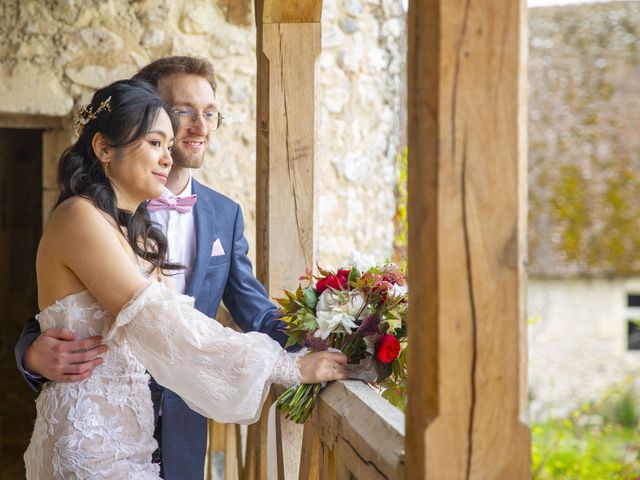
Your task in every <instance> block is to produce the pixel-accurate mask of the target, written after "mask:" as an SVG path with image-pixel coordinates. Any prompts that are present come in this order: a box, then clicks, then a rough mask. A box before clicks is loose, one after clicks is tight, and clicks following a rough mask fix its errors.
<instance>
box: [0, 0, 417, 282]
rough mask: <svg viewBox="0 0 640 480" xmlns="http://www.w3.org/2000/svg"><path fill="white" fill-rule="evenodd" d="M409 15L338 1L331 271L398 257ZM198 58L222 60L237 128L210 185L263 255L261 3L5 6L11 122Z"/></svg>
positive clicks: (223, 142) (325, 126) (2, 90)
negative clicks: (258, 100) (258, 117)
mask: <svg viewBox="0 0 640 480" xmlns="http://www.w3.org/2000/svg"><path fill="white" fill-rule="evenodd" d="M404 15H405V12H404V11H403V9H402V6H401V3H400V2H397V1H394V0H375V1H374V0H368V1H357V0H334V1H326V2H324V7H323V38H322V43H323V50H322V54H321V58H320V61H319V74H320V77H319V78H320V84H319V88H318V94H319V96H320V102H319V105H320V112H319V113H320V114H319V120H320V125H319V130H318V146H319V148H318V168H317V172H318V175H319V182H318V195H319V205H320V209H319V251H320V255H319V259H320V261H321V262H323V263H326V264H337V263H339V262H340V261H342V260H343V259H344V258H345V257H347V256H348V254H349V253H350V251H351V250H353V249H354V248H357V249H359V250H362V251H366V252H369V253H373V254H375V255H376V256H378V257H380V258H385V257H388V256H390V254H391V249H392V242H393V226H392V222H391V219H392V217H393V214H394V210H395V194H394V186H395V156H396V153H397V152H398V151H399V150H400V148H401V146H400V143H401V141H402V140H401V139H402V138H403V127H401V126H400V120H399V119H400V117H401V114H400V112H401V106H402V101H403V100H402V99H403V97H404V86H403V83H404V82H403V75H404V74H403V70H404V68H403V65H404V58H405V55H404V51H405V49H404V44H405V36H406V35H405V21H404ZM185 54H188V55H199V56H204V57H207V58H209V59H211V60H212V61H213V62H214V65H215V66H216V68H217V71H218V75H219V90H218V98H219V104H220V109H221V111H222V112H223V113H224V114H225V117H226V119H227V120H225V126H224V127H223V129H222V130H221V131H220V132H219V133H218V134H216V136H215V137H214V140H213V142H212V144H211V145H210V148H209V155H208V160H207V162H206V166H205V167H204V168H203V169H201V171H199V172H198V173H197V174H196V177H197V178H199V179H200V180H202V181H203V182H204V183H206V184H207V185H209V186H211V187H213V188H215V189H217V190H219V191H221V192H222V193H225V194H227V195H229V196H231V197H232V198H234V199H236V200H237V201H239V202H240V203H241V205H242V206H243V208H244V212H245V217H246V224H247V237H248V239H249V243H250V245H251V247H252V255H253V246H254V245H255V225H254V221H255V205H254V204H255V193H254V192H255V112H256V108H255V90H256V61H255V26H254V17H253V1H251V0H241V1H233V2H230V1H227V0H209V1H206V0H193V1H186V0H144V1H134V0H127V1H125V0H120V1H117V0H107V1H103V0H90V1H83V2H80V1H78V0H31V1H28V2H22V1H18V0H6V1H3V2H1V3H0V59H2V60H0V79H2V81H1V82H0V114H2V115H3V116H4V117H5V118H6V116H7V114H8V115H10V114H29V115H34V114H37V115H49V116H59V117H68V116H70V115H72V113H73V111H75V109H76V108H77V107H78V105H80V104H82V103H86V102H87V100H88V99H89V98H90V96H91V94H92V92H93V90H94V89H95V88H97V87H100V86H102V85H105V84H107V83H109V82H111V81H114V80H116V79H120V78H125V77H129V76H131V75H132V74H133V73H135V72H136V71H137V70H138V69H139V68H140V67H142V66H143V65H145V64H146V63H148V62H149V61H151V60H154V59H156V58H159V57H161V56H165V55H185ZM50 183H51V179H45V184H50ZM300 273H301V272H300ZM294 274H296V273H294Z"/></svg>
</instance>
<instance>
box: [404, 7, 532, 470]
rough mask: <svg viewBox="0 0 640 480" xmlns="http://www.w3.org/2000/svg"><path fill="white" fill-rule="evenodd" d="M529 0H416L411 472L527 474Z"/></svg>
mask: <svg viewBox="0 0 640 480" xmlns="http://www.w3.org/2000/svg"><path fill="white" fill-rule="evenodd" d="M525 16H526V2H525V0H485V1H478V2H470V1H469V0H411V2H410V5H409V51H408V74H407V76H408V84H409V85H408V87H409V88H408V123H409V124H408V139H409V141H408V144H409V147H408V149H409V174H408V179H409V201H408V209H409V211H408V216H409V285H410V286H411V306H410V314H409V334H410V340H409V341H410V345H411V349H410V358H409V402H408V409H407V418H406V422H407V438H406V449H407V458H406V470H405V474H406V478H408V479H425V478H426V479H429V480H431V479H440V478H448V479H463V478H464V479H475V478H509V479H524V478H530V436H529V431H528V427H527V425H526V423H525V422H526V411H527V410H526V360H525V359H526V325H525V318H524V307H525V294H524V292H525V281H524V279H525V276H524V261H525V245H526V243H525V239H526V231H525V230H526V223H525V222H526V216H527V211H526V175H527V169H526V141H527V139H526V48H527V35H526V18H525Z"/></svg>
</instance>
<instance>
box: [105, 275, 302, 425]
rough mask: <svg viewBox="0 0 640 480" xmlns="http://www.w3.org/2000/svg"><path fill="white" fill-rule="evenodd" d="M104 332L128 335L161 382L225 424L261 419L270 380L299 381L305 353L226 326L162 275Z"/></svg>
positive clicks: (121, 338) (117, 337) (112, 336)
mask: <svg viewBox="0 0 640 480" xmlns="http://www.w3.org/2000/svg"><path fill="white" fill-rule="evenodd" d="M103 336H104V337H105V338H106V339H114V340H115V341H126V342H127V343H128V345H129V347H130V348H131V351H132V352H133V353H134V355H136V357H137V358H138V359H139V360H140V362H141V363H142V364H143V365H144V366H145V368H146V369H147V370H148V371H149V373H150V374H151V375H152V376H153V377H154V378H155V380H156V381H157V382H158V383H160V384H161V385H164V386H165V387H167V388H169V389H171V390H173V391H174V392H176V393H177V394H178V395H180V397H182V399H183V400H184V401H185V402H186V403H187V404H188V405H189V407H190V408H192V409H193V410H195V411H196V412H198V413H200V414H202V415H204V416H206V417H209V418H212V419H214V420H216V421H217V422H220V423H252V422H255V421H256V420H257V419H258V417H259V416H260V411H261V407H262V403H263V402H264V399H265V397H266V395H267V393H268V391H269V387H270V385H271V383H279V384H283V385H285V386H291V385H294V384H297V383H299V382H300V370H299V368H298V365H297V360H298V358H299V354H289V353H287V352H285V351H284V350H282V347H281V346H280V345H279V344H278V343H277V342H276V341H274V340H272V339H271V338H269V337H268V336H267V335H264V334H262V333H258V332H249V333H238V332H236V331H234V330H232V329H230V328H226V327H223V326H222V325H220V323H218V322H217V321H215V320H214V319H211V318H208V317H207V316H205V315H204V314H202V313H200V312H199V311H197V310H195V309H194V308H193V299H192V298H190V297H187V296H186V295H180V294H178V293H175V292H172V291H171V290H169V289H168V288H167V287H165V286H164V285H162V284H160V283H157V282H152V283H150V284H148V285H147V286H145V287H144V288H143V289H142V290H141V291H140V292H138V293H137V294H136V295H134V297H133V298H132V299H131V301H129V303H127V304H126V305H125V306H124V307H123V309H122V310H121V311H120V313H119V314H118V316H117V318H116V319H115V322H114V324H113V325H112V326H111V327H110V328H109V329H108V331H107V332H105V334H104V335H103Z"/></svg>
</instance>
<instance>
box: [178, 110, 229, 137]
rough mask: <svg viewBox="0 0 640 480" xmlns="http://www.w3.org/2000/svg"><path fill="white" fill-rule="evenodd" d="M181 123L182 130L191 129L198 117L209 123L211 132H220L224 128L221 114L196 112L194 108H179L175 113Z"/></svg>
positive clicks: (213, 111) (211, 111) (208, 126)
mask: <svg viewBox="0 0 640 480" xmlns="http://www.w3.org/2000/svg"><path fill="white" fill-rule="evenodd" d="M173 112H174V113H175V114H176V115H177V117H178V120H179V122H180V126H181V127H182V128H191V127H193V125H194V124H195V123H196V119H197V118H198V116H201V117H202V118H204V121H205V122H206V123H207V128H208V129H209V130H211V131H215V130H218V129H219V128H220V127H221V126H222V119H223V118H224V117H223V116H222V114H221V113H220V112H216V111H215V110H210V111H207V112H196V111H195V110H193V109H192V108H184V107H183V108H179V109H177V110H174V111H173Z"/></svg>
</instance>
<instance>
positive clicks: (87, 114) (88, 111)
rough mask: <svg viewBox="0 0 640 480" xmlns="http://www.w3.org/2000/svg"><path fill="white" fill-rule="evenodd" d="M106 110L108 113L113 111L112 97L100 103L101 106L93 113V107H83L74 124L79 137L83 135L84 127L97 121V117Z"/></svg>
mask: <svg viewBox="0 0 640 480" xmlns="http://www.w3.org/2000/svg"><path fill="white" fill-rule="evenodd" d="M104 110H106V111H107V112H110V111H111V97H109V98H107V99H106V100H103V101H102V102H100V106H99V107H98V108H97V109H96V111H95V112H94V111H93V107H92V106H91V105H89V106H88V107H87V106H82V107H80V109H79V110H78V115H77V116H76V120H75V122H73V126H74V128H75V129H76V133H77V134H78V136H80V135H82V131H83V130H84V126H85V125H86V124H87V123H89V122H90V121H91V120H95V119H96V116H97V115H98V114H99V113H100V112H102V111H104Z"/></svg>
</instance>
